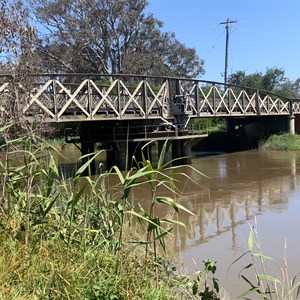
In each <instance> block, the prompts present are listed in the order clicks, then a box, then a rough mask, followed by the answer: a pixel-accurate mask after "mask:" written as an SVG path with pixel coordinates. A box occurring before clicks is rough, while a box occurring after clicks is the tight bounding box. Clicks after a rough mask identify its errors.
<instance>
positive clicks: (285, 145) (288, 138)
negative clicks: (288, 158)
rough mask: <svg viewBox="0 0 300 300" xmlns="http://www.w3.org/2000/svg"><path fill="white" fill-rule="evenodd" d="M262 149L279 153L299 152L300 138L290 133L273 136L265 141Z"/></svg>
mask: <svg viewBox="0 0 300 300" xmlns="http://www.w3.org/2000/svg"><path fill="white" fill-rule="evenodd" d="M260 149H262V150H278V151H298V150H300V136H299V135H293V134H290V133H284V134H280V135H272V136H270V137H269V138H268V139H267V140H266V141H264V142H263V143H262V144H261V146H260Z"/></svg>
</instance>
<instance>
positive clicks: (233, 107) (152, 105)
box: [0, 74, 300, 122]
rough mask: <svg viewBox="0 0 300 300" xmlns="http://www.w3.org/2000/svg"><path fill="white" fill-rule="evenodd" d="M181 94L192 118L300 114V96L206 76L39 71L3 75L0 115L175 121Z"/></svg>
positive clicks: (31, 118) (40, 118) (51, 119)
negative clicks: (208, 78) (209, 78)
mask: <svg viewBox="0 0 300 300" xmlns="http://www.w3.org/2000/svg"><path fill="white" fill-rule="evenodd" d="M176 95H185V96H186V98H185V99H187V100H188V103H189V106H190V107H189V117H219V116H247V115H290V114H293V113H300V105H299V101H298V100H297V101H296V100H290V99H286V98H283V97H280V96H278V95H275V94H271V93H266V92H263V91H258V90H255V89H251V88H247V87H241V86H234V85H224V84H222V83H217V82H211V81H205V80H195V79H188V78H174V77H159V76H138V75H124V74H115V75H102V74H36V75H30V76H24V77H22V78H16V77H13V76H11V75H0V114H1V115H0V117H1V118H2V121H3V120H4V119H9V118H12V117H13V116H14V117H15V118H20V119H21V118H23V119H26V120H28V121H32V122H34V121H44V122H66V121H84V120H123V119H151V118H154V119H159V118H163V119H173V118H174V101H173V100H174V99H175V98H174V97H175V96H176ZM175 113H176V112H175ZM16 116H17V117H16Z"/></svg>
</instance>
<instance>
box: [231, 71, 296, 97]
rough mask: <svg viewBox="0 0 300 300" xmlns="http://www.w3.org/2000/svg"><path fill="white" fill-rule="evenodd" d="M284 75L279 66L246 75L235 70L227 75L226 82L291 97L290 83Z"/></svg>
mask: <svg viewBox="0 0 300 300" xmlns="http://www.w3.org/2000/svg"><path fill="white" fill-rule="evenodd" d="M284 75H285V72H284V70H283V69H280V68H267V70H266V72H265V74H263V73H261V72H255V73H252V74H249V75H246V73H245V71H237V72H235V73H233V74H231V75H230V76H229V78H228V83H229V84H235V85H240V86H245V87H249V88H253V89H259V90H263V91H267V92H273V93H275V94H279V95H281V96H283V97H287V98H291V97H293V93H292V89H291V85H290V84H289V80H288V79H287V78H286V77H285V76H284Z"/></svg>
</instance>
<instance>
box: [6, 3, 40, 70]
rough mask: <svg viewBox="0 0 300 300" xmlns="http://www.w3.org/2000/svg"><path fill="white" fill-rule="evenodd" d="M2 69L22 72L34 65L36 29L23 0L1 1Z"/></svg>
mask: <svg viewBox="0 0 300 300" xmlns="http://www.w3.org/2000/svg"><path fill="white" fill-rule="evenodd" d="M0 6H1V9H0V56H1V63H0V64H1V66H0V67H1V70H2V72H5V71H6V70H9V71H10V73H12V71H13V70H14V71H15V72H17V71H18V72H20V70H22V69H24V68H25V69H29V68H30V66H32V65H33V64H32V57H33V55H34V46H35V40H36V30H35V28H34V26H32V25H31V23H30V18H29V10H28V9H27V8H26V7H25V6H24V3H23V2H22V1H21V0H16V1H14V0H12V1H10V0H7V1H6V0H1V2H0Z"/></svg>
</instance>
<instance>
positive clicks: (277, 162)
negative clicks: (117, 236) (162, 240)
mask: <svg viewBox="0 0 300 300" xmlns="http://www.w3.org/2000/svg"><path fill="white" fill-rule="evenodd" d="M299 161H300V153H296V152H290V153H288V152H286V153H284V152H265V151H257V150H254V151H244V152H239V153H232V154H224V155H217V156H210V157H205V158H203V157H202V158H201V157H199V158H194V159H193V167H195V168H196V169H197V170H199V171H201V172H203V173H204V174H206V175H208V176H209V179H205V178H204V177H201V176H200V175H198V174H197V173H195V172H191V171H190V172H189V169H183V170H184V171H185V172H186V173H188V174H189V175H190V176H192V177H193V179H194V180H195V181H196V182H197V183H198V185H196V184H193V183H191V182H188V181H186V180H183V178H179V183H180V188H182V189H183V195H182V196H180V197H178V201H180V203H181V204H183V205H184V206H185V207H186V208H188V209H189V210H190V211H192V212H193V213H194V214H195V215H189V214H188V213H185V212H180V214H179V216H178V220H179V221H181V222H183V223H185V224H186V226H187V229H188V230H185V229H184V228H182V227H180V226H178V227H176V228H175V229H174V231H173V232H172V233H173V235H172V236H169V237H168V238H167V241H168V242H167V243H168V247H169V248H172V250H171V251H173V252H175V253H176V252H177V253H179V254H180V256H181V258H182V259H183V261H184V262H185V268H186V269H188V270H189V271H190V272H192V273H193V272H194V270H195V268H196V269H197V268H198V269H199V268H202V263H201V262H202V260H204V259H207V258H210V259H215V260H217V266H218V272H217V273H218V274H217V277H218V278H219V279H220V283H221V286H223V287H225V289H226V290H228V291H229V292H230V294H232V295H235V296H237V295H238V294H239V293H240V292H242V291H245V290H246V289H247V288H248V287H247V286H246V287H245V286H242V287H241V286H240V285H241V284H242V283H241V281H239V280H238V273H239V271H240V270H241V269H242V268H243V267H244V266H245V265H246V264H247V263H249V260H248V261H247V260H244V261H242V262H241V263H240V264H239V265H238V266H234V267H232V268H231V269H230V273H228V268H229V266H230V264H231V263H232V262H233V261H234V260H235V259H236V258H237V257H239V256H240V255H241V254H242V253H243V252H245V251H246V250H247V237H248V234H249V226H248V224H251V225H253V224H254V218H257V220H258V233H259V236H260V238H261V243H262V245H263V251H264V253H265V254H266V255H268V256H270V257H273V258H274V259H275V260H274V262H275V264H276V261H277V263H278V264H279V265H282V264H281V261H282V256H283V253H284V241H285V238H287V239H288V261H289V262H290V264H289V272H290V274H291V276H294V275H296V274H297V273H298V272H299V270H300V263H299V259H298V256H299V253H300V238H299V233H298V228H299V226H300V218H299V216H298V214H299V211H300V201H299V199H300V176H299V174H300V173H299V171H300V165H299ZM133 198H135V199H136V201H134V200H132V202H133V203H134V202H139V203H142V205H143V207H145V208H147V204H148V203H149V202H148V201H149V198H147V197H146V195H145V191H144V190H136V191H135V194H134V195H133ZM141 198H142V199H143V200H142V202H141V201H140V199H141ZM155 213H156V215H157V216H159V217H173V218H176V214H174V212H173V211H172V208H167V209H165V210H164V208H163V206H158V207H157V209H156V211H155ZM194 261H196V263H197V265H196V266H195V265H194ZM278 271H279V270H278V269H276V270H275V272H278ZM232 297H233V296H232ZM230 299H235V298H234V297H233V298H230Z"/></svg>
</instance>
